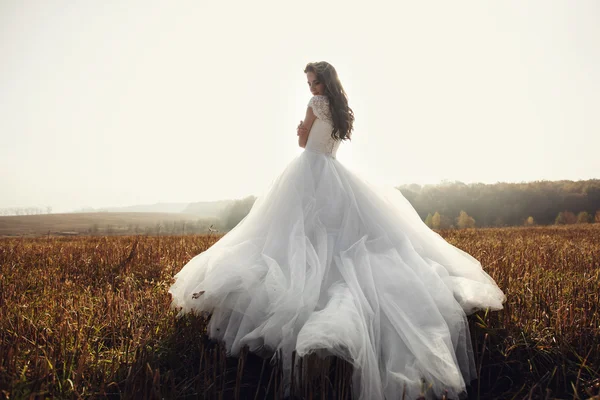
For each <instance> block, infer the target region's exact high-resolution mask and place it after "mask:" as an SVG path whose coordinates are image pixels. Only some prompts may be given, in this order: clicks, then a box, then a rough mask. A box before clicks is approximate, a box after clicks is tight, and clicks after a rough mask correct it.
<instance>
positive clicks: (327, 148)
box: [305, 95, 341, 158]
mask: <svg viewBox="0 0 600 400" xmlns="http://www.w3.org/2000/svg"><path fill="white" fill-rule="evenodd" d="M308 106H309V107H312V109H313V113H314V114H315V116H316V117H317V119H315V122H313V124H312V127H311V128H310V133H309V134H308V141H307V142H306V147H305V150H310V151H313V152H316V153H323V154H328V155H330V156H331V157H333V158H335V155H336V153H337V149H338V148H339V147H340V143H341V140H335V139H333V138H332V137H331V131H332V130H333V121H332V119H331V111H330V110H329V99H328V98H327V96H320V95H317V96H313V97H312V98H311V99H310V101H309V102H308Z"/></svg>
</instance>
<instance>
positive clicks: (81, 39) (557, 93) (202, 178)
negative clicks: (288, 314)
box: [0, 0, 600, 212]
mask: <svg viewBox="0 0 600 400" xmlns="http://www.w3.org/2000/svg"><path fill="white" fill-rule="evenodd" d="M320 60H325V61H328V62H330V63H332V64H333V65H334V66H335V67H336V69H337V71H338V73H339V75H340V78H341V80H342V83H343V85H344V87H345V89H346V92H347V93H348V97H349V102H350V106H351V107H352V108H353V109H354V112H355V115H356V122H355V132H354V136H353V140H352V142H351V143H348V142H344V143H343V144H342V145H341V147H340V149H339V151H338V159H339V161H341V162H342V163H344V164H345V165H346V166H348V167H349V168H350V169H352V170H355V171H358V172H359V173H360V174H361V175H362V176H363V177H365V178H367V179H369V180H370V181H372V182H374V183H377V184H389V185H394V186H395V185H399V184H404V183H413V182H414V183H438V182H440V181H441V180H444V179H447V180H460V181H463V182H486V183H494V182H497V181H509V182H512V181H532V180H541V179H548V180H557V179H573V180H578V179H589V178H598V177H600V157H599V156H598V154H599V151H600V2H598V1H595V0H589V1H586V0H579V1H567V0H565V1H547V0H539V1H521V0H514V1H502V2H499V1H453V2H448V1H441V0H440V1H423V2H421V1H413V0H410V1H389V2H377V1H369V2H365V1H363V0H361V1H304V2H287V1H280V0H279V1H262V0H258V1H229V2H226V1H191V0H190V1H171V2H168V1H160V2H159V1H150V0H143V1H126V2H123V1H116V0H115V1H92V0H89V1H77V2H74V1H59V0H53V1H42V0H39V1H35V0H31V1H17V0H13V1H10V0H0V188H1V189H0V208H4V207H27V206H39V207H45V206H52V207H53V210H54V212H59V211H69V210H73V209H77V208H81V207H109V206H122V205H133V204H149V203H156V202H193V201H208V200H217V199H225V198H240V197H244V196H247V195H250V194H254V195H259V194H261V193H262V191H263V190H264V189H265V188H266V187H267V186H268V184H269V183H270V182H271V181H272V180H273V179H274V178H275V177H276V176H277V175H278V174H279V173H280V172H281V171H282V170H283V168H285V166H286V165H287V164H288V163H289V162H290V161H291V160H292V159H293V158H294V157H295V156H297V155H298V154H299V153H300V152H301V151H303V149H301V148H299V147H298V146H297V137H296V131H295V128H296V125H297V124H298V122H299V121H300V119H302V118H303V117H304V113H305V110H306V103H307V102H308V100H309V98H310V92H309V90H308V86H307V84H306V77H305V75H304V73H303V69H304V66H305V65H306V63H307V62H310V61H320Z"/></svg>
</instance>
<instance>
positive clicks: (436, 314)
mask: <svg viewBox="0 0 600 400" xmlns="http://www.w3.org/2000/svg"><path fill="white" fill-rule="evenodd" d="M169 292H170V293H171V295H172V304H171V307H173V308H174V309H178V310H180V311H179V314H178V316H181V315H183V314H185V313H188V312H192V311H194V312H202V311H205V312H210V313H212V316H211V319H210V323H209V325H208V330H209V336H210V337H212V338H214V339H217V340H221V341H224V343H225V345H226V348H227V351H228V352H229V353H230V354H233V355H236V354H238V353H239V351H240V350H241V348H242V347H244V346H248V347H249V349H250V351H265V350H267V351H269V352H271V351H272V352H279V354H281V355H282V356H283V365H284V368H286V366H287V367H288V368H289V367H290V365H291V355H292V352H293V351H296V352H297V355H298V356H305V355H307V354H309V353H311V352H314V351H319V352H321V353H322V352H326V353H330V354H333V355H337V356H339V357H341V358H343V359H345V360H348V361H349V362H350V363H352V365H353V366H354V375H353V390H354V397H355V398H359V399H384V398H387V399H392V398H394V399H395V398H398V396H399V394H400V395H401V394H402V393H403V391H405V393H406V396H407V397H406V398H415V397H417V396H418V395H419V393H421V391H422V388H423V385H424V383H425V386H427V387H430V390H429V391H428V393H430V395H431V394H433V395H436V396H440V395H441V394H442V393H444V392H447V393H448V395H450V396H451V397H456V396H459V395H460V394H461V393H464V391H465V389H466V384H468V383H469V382H470V381H471V380H472V379H474V378H475V377H476V371H475V363H474V355H473V349H472V345H471V338H470V334H469V328H468V324H467V318H466V315H468V314H470V313H472V312H474V311H476V310H478V309H485V308H490V309H492V310H499V309H501V308H502V303H503V302H504V301H505V296H504V293H503V292H502V291H501V290H500V289H499V288H498V286H497V285H496V283H495V282H494V281H493V279H492V278H491V277H490V276H489V275H488V274H487V273H486V272H485V271H484V270H483V269H482V267H481V264H480V263H479V262H478V261H477V260H476V259H475V258H473V257H472V256H470V255H469V254H467V253H465V252H464V251H462V250H460V249H458V248H456V247H454V246H452V245H451V244H449V243H448V242H446V241H445V240H444V239H443V238H442V237H441V236H439V235H438V234H437V233H435V232H434V231H432V230H431V229H429V228H428V227H427V226H426V225H425V224H424V223H423V222H422V220H421V218H420V217H419V215H418V214H417V213H416V211H415V210H414V208H413V207H412V206H411V204H410V203H409V202H408V201H407V200H406V199H405V198H404V197H403V196H402V194H401V193H400V191H398V190H397V189H394V188H393V187H386V186H376V185H373V184H371V183H369V182H368V181H366V180H365V179H363V178H361V177H360V176H359V175H358V174H357V173H354V172H353V171H351V170H349V169H347V168H346V167H344V165H342V164H341V163H340V162H339V161H338V160H337V159H335V158H332V157H330V156H327V155H324V154H319V153H315V152H312V151H309V150H305V151H303V152H302V153H301V154H300V155H298V156H297V157H296V158H294V159H293V160H292V161H291V162H290V163H289V164H288V166H287V167H286V168H285V169H284V170H283V172H282V173H281V174H280V175H279V176H277V178H276V179H275V180H274V181H273V183H272V184H271V185H270V187H269V188H268V190H267V191H266V192H265V193H264V194H263V195H262V196H260V197H259V198H258V199H257V200H256V202H255V203H254V205H253V207H252V209H251V211H250V212H249V214H248V215H247V216H246V217H245V218H244V219H243V220H242V221H241V222H240V223H239V224H238V225H237V226H236V227H235V228H234V229H232V230H231V231H230V232H228V233H227V234H226V235H225V236H223V237H222V238H221V239H220V240H219V241H217V242H216V243H215V244H214V245H213V246H212V247H210V248H209V249H207V250H206V251H204V252H202V253H200V254H198V255H197V256H195V257H194V258H192V259H191V260H190V261H189V262H188V263H187V264H186V265H185V266H184V267H183V268H182V269H181V270H180V271H179V272H178V273H177V274H176V275H175V283H174V284H173V285H172V286H171V288H170V289H169Z"/></svg>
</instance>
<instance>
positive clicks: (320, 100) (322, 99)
mask: <svg viewBox="0 0 600 400" xmlns="http://www.w3.org/2000/svg"><path fill="white" fill-rule="evenodd" d="M328 103H329V99H328V98H327V96H325V95H322V94H315V95H314V96H313V97H311V98H310V100H309V102H308V105H309V106H312V105H320V104H328Z"/></svg>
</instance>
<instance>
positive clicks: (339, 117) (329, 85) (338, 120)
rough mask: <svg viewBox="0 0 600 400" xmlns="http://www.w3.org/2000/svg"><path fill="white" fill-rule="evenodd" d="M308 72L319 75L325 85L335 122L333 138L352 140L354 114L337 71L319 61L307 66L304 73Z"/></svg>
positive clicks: (332, 117)
mask: <svg viewBox="0 0 600 400" xmlns="http://www.w3.org/2000/svg"><path fill="white" fill-rule="evenodd" d="M308 72H312V73H314V74H315V75H317V79H318V80H319V81H320V82H323V84H324V85H325V96H327V98H328V99H329V111H330V112H331V119H332V121H333V130H332V131H331V137H332V138H334V139H335V140H345V139H350V136H351V132H352V130H353V129H354V127H353V124H354V112H353V111H352V109H351V108H350V107H349V106H348V97H347V96H346V92H345V91H344V88H343V87H342V82H340V78H339V77H338V74H337V71H336V70H335V68H333V65H331V64H329V63H328V62H326V61H319V62H312V63H308V64H306V67H305V68H304V73H305V74H306V73H308Z"/></svg>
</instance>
